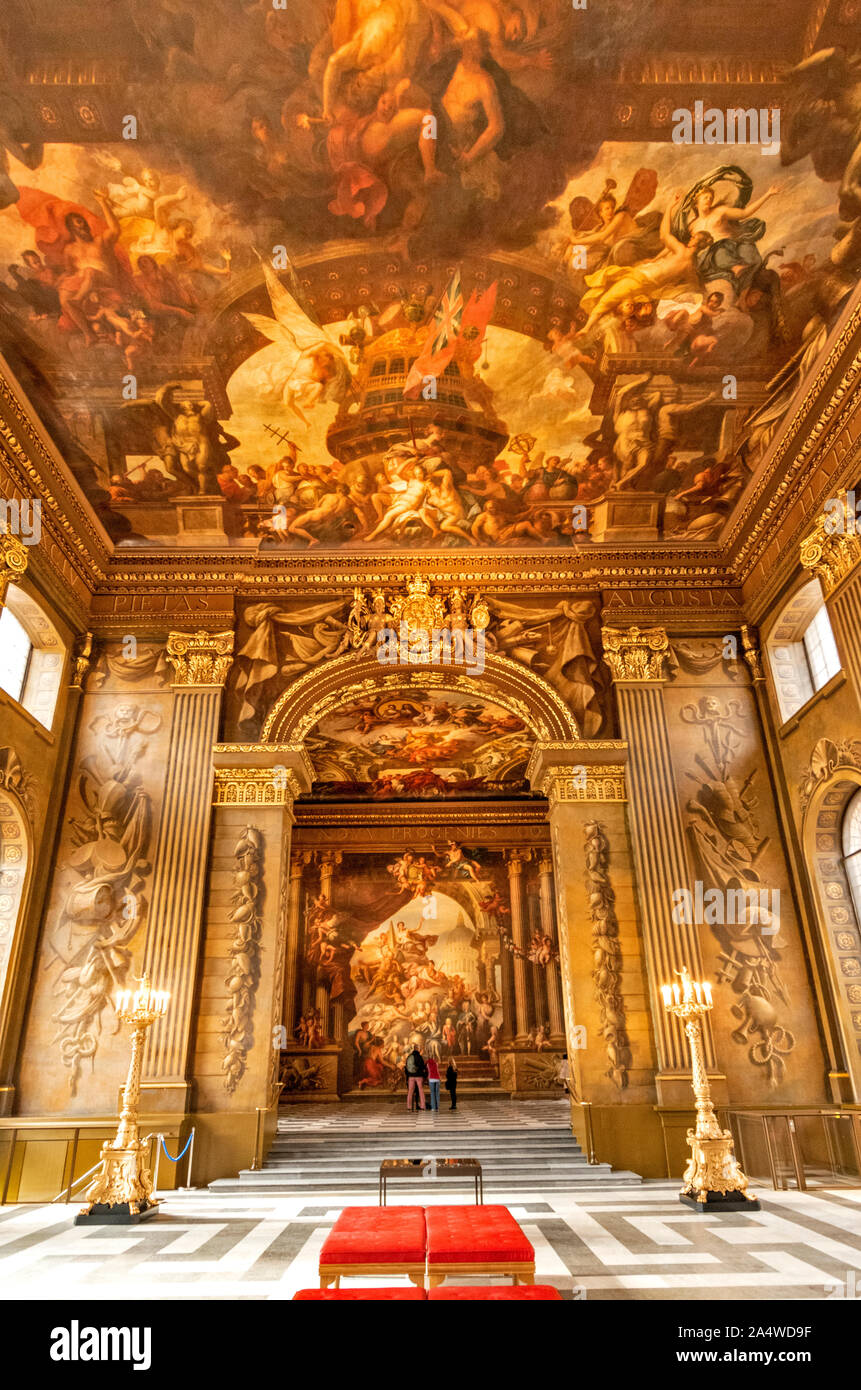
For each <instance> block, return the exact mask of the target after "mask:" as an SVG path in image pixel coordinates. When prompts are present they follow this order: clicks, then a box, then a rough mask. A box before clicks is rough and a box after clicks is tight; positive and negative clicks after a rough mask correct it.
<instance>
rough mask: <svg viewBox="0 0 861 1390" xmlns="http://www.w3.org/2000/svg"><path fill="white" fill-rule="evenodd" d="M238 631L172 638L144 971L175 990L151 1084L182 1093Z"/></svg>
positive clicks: (156, 1038)
mask: <svg viewBox="0 0 861 1390" xmlns="http://www.w3.org/2000/svg"><path fill="white" fill-rule="evenodd" d="M232 647H233V633H232V632H220V633H215V634H213V633H206V632H196V633H180V632H172V633H171V634H170V636H169V638H168V642H167V647H166V655H167V658H168V660H169V661H170V662H171V664H172V665H173V667H174V670H175V672H176V679H175V681H174V686H173V713H172V719H171V730H170V746H169V749H168V759H167V775H166V778H165V787H164V798H163V801H162V807H161V819H160V825H159V835H158V843H157V846H156V853H155V861H154V864H153V878H152V897H151V901H150V907H149V914H148V924H147V941H146V949H145V953H144V968H145V970H146V972H147V974H148V975H149V977H150V979H152V980H153V981H155V982H157V985H158V987H159V988H161V989H168V990H170V993H171V1004H170V1009H169V1011H168V1015H167V1017H166V1018H164V1019H162V1020H161V1021H160V1022H159V1023H157V1024H156V1025H155V1026H154V1027H153V1028H152V1029H151V1030H150V1034H149V1037H148V1038H147V1048H146V1055H145V1060H144V1072H145V1076H146V1080H147V1083H148V1084H149V1085H150V1086H151V1085H152V1083H153V1082H162V1083H163V1084H164V1085H165V1086H166V1087H171V1088H174V1089H175V1090H176V1091H177V1097H176V1099H177V1100H178V1101H179V1100H180V1097H179V1094H178V1092H179V1090H180V1089H181V1088H182V1086H184V1083H185V1079H186V1071H187V1066H188V1048H189V1040H190V1036H191V1025H192V1009H193V1003H194V991H195V983H196V976H197V959H198V953H199V948H200V931H201V922H202V914H203V898H204V886H205V879H206V863H207V849H208V843H209V829H210V823H211V816H212V780H213V773H212V748H213V744H214V743H215V741H216V739H217V737H218V725H219V719H220V715H221V700H222V695H223V687H224V681H225V679H226V676H227V672H228V669H229V666H230V661H231V657H230V652H231V650H232Z"/></svg>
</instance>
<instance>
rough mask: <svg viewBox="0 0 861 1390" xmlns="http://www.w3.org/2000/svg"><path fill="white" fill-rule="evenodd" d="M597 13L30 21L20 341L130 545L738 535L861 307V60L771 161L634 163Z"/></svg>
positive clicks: (422, 6) (20, 361) (329, 7)
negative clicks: (808, 388)
mask: <svg viewBox="0 0 861 1390" xmlns="http://www.w3.org/2000/svg"><path fill="white" fill-rule="evenodd" d="M607 8H608V11H609V12H610V13H611V15H612V17H613V18H614V21H615V22H616V24H617V30H616V31H615V38H614V31H613V30H612V26H611V27H610V28H609V29H608V28H607V25H608V24H609V20H606V19H605V21H604V22H603V27H602V21H601V20H600V19H598V20H596V21H595V23H594V24H593V25H592V27H591V28H589V29H584V28H583V16H582V15H581V14H579V13H578V12H577V11H576V10H574V9H573V8H572V6H571V4H570V2H569V0H520V3H519V4H518V5H513V4H503V3H502V0H332V3H323V2H322V0H290V3H289V4H288V5H287V6H286V8H284V9H276V8H275V7H274V6H272V5H271V4H267V3H263V0H260V3H252V4H240V3H238V0H211V3H209V4H207V5H206V6H202V5H200V4H199V3H191V0H147V2H146V3H143V0H109V3H106V4H105V5H104V6H103V7H102V9H103V11H104V14H103V15H102V14H101V13H100V16H99V18H100V21H101V23H102V28H101V37H100V38H98V39H97V38H94V36H93V31H92V20H93V16H92V14H90V18H89V21H87V20H86V15H87V13H88V12H87V10H86V9H85V7H82V6H79V5H77V4H70V5H68V6H66V7H64V17H63V20H62V21H59V20H58V19H57V16H56V14H55V13H54V11H53V9H52V11H51V21H50V22H51V24H53V29H52V30H51V32H52V33H53V35H54V38H53V40H52V43H53V47H50V46H49V47H48V49H46V48H45V34H46V33H47V32H48V29H45V28H42V29H40V27H39V26H40V21H39V9H40V7H39V6H38V5H37V4H26V5H25V4H24V3H23V0H13V3H12V4H11V5H10V7H9V10H8V14H7V18H6V19H5V21H3V23H4V24H5V26H6V28H5V33H4V38H5V42H6V46H7V48H9V49H11V50H12V51H14V52H15V53H16V54H17V59H16V62H17V70H16V72H15V74H14V76H15V82H13V83H12V84H11V85H10V86H8V87H7V88H6V90H5V93H4V94H3V96H2V97H0V139H2V142H3V146H4V152H3V159H2V162H0V267H2V269H0V308H2V311H3V313H2V319H3V328H2V346H3V351H4V353H5V354H6V356H7V358H8V360H9V361H10V363H11V364H12V366H13V367H14V369H15V370H16V372H17V373H18V374H19V376H20V378H21V380H22V383H23V385H24V387H25V389H26V390H27V391H28V392H29V394H30V395H31V397H32V398H33V399H34V402H35V404H36V405H37V408H39V409H40V412H41V413H42V415H43V418H44V419H45V421H46V423H47V424H48V426H49V427H50V428H51V429H52V430H53V432H54V434H55V437H56V439H57V442H58V444H59V446H60V448H61V451H62V452H63V455H64V457H65V458H66V459H67V460H68V462H69V464H70V466H71V467H72V469H73V471H74V473H75V475H76V477H77V478H78V480H79V482H80V484H81V486H82V487H83V489H84V491H85V493H86V495H87V496H88V498H89V500H90V502H91V503H92V505H93V507H94V509H95V510H96V512H97V514H98V515H99V516H100V518H101V519H102V521H103V522H104V524H105V526H106V527H107V529H108V530H109V531H110V533H111V534H112V535H113V536H114V538H115V539H116V540H118V541H120V542H124V543H127V544H130V545H158V546H161V547H183V546H189V545H194V546H195V547H198V546H223V545H227V544H230V545H233V546H236V547H241V548H246V549H251V550H254V549H256V548H258V547H263V548H275V549H276V550H277V549H280V550H284V551H287V552H304V551H309V550H317V549H324V550H325V549H332V548H334V549H338V550H345V551H357V550H369V549H370V550H380V551H385V550H387V549H396V548H403V547H405V546H409V547H410V548H426V549H438V548H455V549H463V550H471V549H473V548H477V547H481V548H493V547H502V548H534V547H547V546H572V545H578V544H594V543H601V542H602V541H604V540H611V539H630V540H635V541H636V540H641V541H644V542H648V541H649V540H650V539H655V538H657V537H659V536H661V535H663V536H668V537H675V538H684V539H686V540H687V541H690V540H696V539H699V540H703V541H708V540H712V539H714V538H715V537H716V536H718V535H719V534H720V531H721V529H722V527H723V525H724V523H725V521H726V518H727V517H728V515H729V514H730V512H731V510H732V508H733V507H734V505H735V503H736V502H737V501H738V499H739V498H740V497H741V495H742V494H743V492H744V490H745V488H746V486H747V483H748V481H749V479H750V477H751V476H752V473H753V471H754V470H755V468H756V467H757V464H758V462H759V461H760V459H761V458H762V456H763V453H764V451H765V450H766V449H767V447H768V445H769V443H770V442H771V440H772V439H773V437H774V434H775V432H776V430H777V428H778V426H779V424H780V421H781V419H782V418H783V416H784V414H785V412H786V410H787V408H788V407H789V405H790V403H791V401H792V399H793V396H794V395H795V392H796V391H797V389H798V387H799V383H800V382H801V379H802V376H803V375H804V373H805V372H806V371H807V370H808V369H809V367H810V366H811V364H812V363H813V362H814V361H815V360H816V358H817V356H818V354H819V352H820V350H821V348H822V346H823V343H824V341H825V337H826V336H827V333H828V331H829V329H830V328H831V327H832V326H833V324H834V323H835V322H836V320H837V318H838V316H839V312H840V309H841V306H842V305H843V304H845V302H846V299H847V297H848V295H849V294H850V293H851V290H852V288H853V285H854V284H855V282H856V280H857V275H858V269H859V263H861V237H859V233H858V226H857V218H856V221H854V222H853V220H852V219H853V217H855V215H856V214H857V205H856V204H857V197H856V199H855V202H853V201H852V197H851V196H850V194H851V191H852V190H851V188H850V189H849V192H848V193H847V191H846V181H847V179H849V174H848V172H845V171H847V170H848V168H849V162H850V155H851V149H852V136H851V130H850V129H849V127H847V124H846V121H845V120H843V118H842V117H840V111H841V110H842V109H843V107H841V105H840V103H841V102H844V103H845V102H849V103H850V104H851V94H852V92H854V91H856V90H857V72H856V68H857V61H856V62H855V63H854V66H853V61H850V60H849V59H844V58H840V57H837V58H835V57H834V56H833V55H831V56H829V55H825V56H823V57H819V56H816V57H815V60H813V59H812V60H811V61H810V63H809V64H808V65H807V66H806V67H805V69H804V70H802V71H801V72H796V73H795V74H794V75H792V74H791V75H790V78H789V81H788V84H787V88H786V90H787V94H788V100H791V101H792V102H794V103H795V105H794V107H792V112H791V113H790V111H789V108H787V112H786V113H784V122H783V134H782V142H781V146H780V149H779V151H778V150H777V148H776V147H771V148H770V149H769V148H766V149H763V148H762V147H760V146H757V145H733V146H727V145H711V146H710V145H702V144H700V145H685V146H683V145H676V144H673V143H671V142H667V141H662V142H657V141H656V142H647V141H639V142H638V141H632V140H621V139H619V124H618V121H617V122H616V125H615V127H612V125H611V121H610V118H609V114H608V115H607V118H606V119H605V120H604V121H603V123H602V120H601V119H600V116H599V115H596V107H595V104H594V103H593V105H592V107H590V111H591V115H590V116H589V117H588V118H586V117H585V116H584V117H583V118H582V119H581V115H580V112H581V110H584V109H585V108H584V107H583V104H582V100H581V98H582V92H583V84H584V83H586V82H587V80H588V73H589V71H592V69H591V68H590V67H589V64H590V63H592V64H594V63H595V62H597V61H598V60H599V59H600V56H601V54H600V51H598V52H596V51H594V48H595V46H596V45H597V46H598V47H599V48H600V43H603V44H605V45H610V46H612V44H613V43H614V42H621V40H620V39H619V33H620V32H621V28H624V24H625V21H626V16H627V17H628V18H630V17H631V15H633V14H634V13H635V10H634V9H632V7H631V6H629V5H628V4H627V3H623V0H619V3H615V4H613V5H608V7H607ZM796 9H797V6H796V7H793V10H792V12H793V15H795V13H796ZM47 13H48V12H47V10H46V12H45V14H46V15H47ZM76 16H77V17H79V18H80V20H81V24H82V25H85V24H86V23H88V24H89V26H90V27H89V30H88V34H87V39H86V45H87V53H88V59H87V62H88V63H89V68H88V72H89V71H90V69H92V72H93V73H95V74H96V75H95V77H93V76H92V73H91V74H90V77H86V76H84V77H81V76H80V75H79V76H78V77H75V76H74V75H73V74H72V75H69V76H68V77H67V78H66V79H61V80H63V81H65V82H66V86H67V88H68V87H70V86H71V87H74V82H75V81H78V82H79V88H78V89H77V90H78V92H79V95H78V97H77V106H76V107H75V111H76V118H77V121H78V126H79V128H80V130H81V132H82V133H81V136H80V138H78V139H76V140H71V139H70V138H69V137H68V134H65V133H64V138H63V139H58V138H54V139H52V132H53V133H54V134H55V135H56V133H57V129H58V127H60V126H63V130H64V132H65V131H67V129H68V123H67V122H66V123H65V124H64V122H65V121H66V118H65V115H64V113H63V111H62V110H61V109H60V108H61V105H62V103H61V101H60V99H59V97H57V98H56V99H54V105H52V98H51V95H50V93H51V88H50V87H45V86H39V85H38V84H39V83H40V82H42V77H41V76H40V72H41V67H40V64H41V65H42V66H44V65H45V64H47V65H49V66H50V64H54V65H55V66H56V65H57V64H58V63H59V62H60V61H61V60H62V59H63V55H64V54H65V53H66V52H68V53H69V55H70V57H69V67H70V72H71V67H72V66H73V65H74V62H78V61H79V58H80V54H79V49H80V47H81V44H82V41H81V40H80V39H76V28H75V21H76ZM796 17H797V16H796ZM632 22H633V21H632ZM43 24H48V20H47V19H46V18H43ZM578 26H580V27H579V28H578ZM618 26H621V28H619V27H618ZM49 28H50V25H49ZM590 35H591V38H590ZM13 38H14V43H13V42H12V39H13ZM590 42H591V43H592V44H593V51H590V49H589V43H590ZM94 43H96V44H97V47H96V49H93V44H94ZM76 44H77V45H78V47H77V48H76ZM584 45H585V46H584ZM760 56H761V57H762V58H763V59H765V58H767V57H768V53H767V52H763V53H762V54H761V55H760ZM605 57H606V54H605ZM80 61H81V62H82V61H83V59H80ZM99 64H101V65H102V66H103V67H104V68H105V69H106V71H110V72H111V73H113V74H116V75H117V81H118V82H122V84H123V86H122V97H121V100H120V99H119V98H118V99H117V102H115V104H114V108H112V109H111V110H110V111H109V110H108V107H107V106H106V105H103V106H100V104H99V102H98V101H97V100H96V97H95V96H92V97H85V96H81V95H80V93H81V92H83V91H84V90H85V88H84V87H83V86H80V84H81V83H86V82H87V81H92V82H93V83H95V86H93V87H92V91H93V92H96V93H97V92H98V91H99V90H100V89H99V87H98V82H97V80H96V79H97V77H98V72H97V71H96V70H97V69H98V67H99ZM584 65H585V66H584ZM106 80H107V79H106ZM28 83H29V84H30V87H29V88H28V86H27V84H28ZM30 89H32V92H31V96H30V97H29V98H27V96H26V93H27V91H28V90H30ZM64 90H66V89H65V88H64ZM106 90H107V89H106ZM111 90H113V89H111ZM826 92H827V95H828V101H827V102H823V100H822V97H823V95H824V94H825V93H826ZM835 102H836V103H837V104H836V106H835V104H834V103H835ZM88 103H89V104H88ZM829 103H830V105H829ZM847 109H848V108H847ZM129 111H134V112H136V113H137V114H136V115H135V117H134V120H135V122H136V123H137V124H136V126H135V127H132V128H128V127H127V125H126V124H125V122H126V120H127V117H126V115H125V114H123V113H124V112H125V113H128V112H129ZM112 112H113V114H112ZM835 113H836V114H835ZM850 124H851V123H850ZM129 130H132V132H133V133H135V134H136V136H137V138H134V139H124V138H123V134H124V132H125V133H126V134H128V133H129ZM102 137H104V138H102ZM841 178H843V179H844V188H843V190H842V191H841V189H840V180H841ZM838 205H839V206H838ZM728 376H731V377H732V379H733V381H734V385H733V386H732V387H731V388H730V389H729V390H727V386H726V382H727V379H728Z"/></svg>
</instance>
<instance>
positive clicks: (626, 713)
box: [602, 627, 714, 1100]
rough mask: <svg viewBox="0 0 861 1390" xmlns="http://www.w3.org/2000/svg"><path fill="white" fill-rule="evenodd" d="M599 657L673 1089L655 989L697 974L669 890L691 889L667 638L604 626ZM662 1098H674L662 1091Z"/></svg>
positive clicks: (679, 1051)
mask: <svg viewBox="0 0 861 1390" xmlns="http://www.w3.org/2000/svg"><path fill="white" fill-rule="evenodd" d="M602 636H603V640H604V660H605V661H606V663H607V665H608V666H609V667H610V670H611V672H612V674H613V680H614V682H615V685H616V696H617V699H618V702H619V721H620V724H621V731H622V734H623V737H624V738H625V739H626V741H627V743H628V748H629V760H628V779H629V783H630V788H631V803H630V812H631V821H632V829H633V844H634V857H635V861H636V865H637V878H638V887H639V902H640V910H641V913H642V919H643V932H644V937H645V943H646V962H647V966H648V978H649V992H650V999H651V1012H652V1021H653V1026H654V1029H655V1040H656V1044H657V1049H658V1060H659V1066H660V1075H659V1083H660V1082H661V1081H664V1082H665V1083H667V1085H670V1086H674V1085H675V1084H676V1083H678V1082H680V1081H681V1080H682V1078H683V1077H684V1076H685V1074H686V1072H687V1071H688V1070H689V1069H688V1050H687V1043H686V1040H685V1035H684V1030H683V1028H682V1025H681V1024H680V1022H679V1020H678V1019H677V1018H675V1017H674V1016H673V1015H672V1014H669V1013H668V1012H667V1011H666V1010H665V1009H664V1008H663V1005H662V1002H661V995H660V989H659V986H660V985H661V984H662V983H663V982H664V981H665V980H671V979H672V978H673V971H674V970H680V969H681V967H682V966H683V965H688V963H689V962H690V965H689V969H690V970H691V973H692V974H693V975H694V977H695V978H697V979H699V978H701V976H702V958H701V953H700V943H699V939H698V937H697V931H696V927H695V926H693V925H687V924H684V923H674V922H673V920H672V917H673V913H672V906H673V892H674V890H675V889H677V888H689V887H691V885H692V882H693V874H692V873H691V870H690V866H689V864H688V857H687V851H686V847H685V837H684V830H683V827H682V819H681V814H680V812H679V805H678V799H677V795H676V783H675V777H674V773H673V762H672V756H671V753H670V736H669V731H668V729H667V719H666V712H665V709H664V690H663V687H664V668H665V663H666V659H667V654H668V652H669V639H668V638H667V634H666V632H665V631H664V629H663V628H660V627H655V628H649V629H641V628H638V627H630V628H627V629H626V630H619V629H615V628H606V627H605V628H604V629H603V630H602ZM703 1041H704V1045H705V1048H706V1058H707V1061H708V1064H709V1066H710V1067H712V1066H714V1051H713V1045H712V1037H711V1030H710V1029H708V1031H706V1029H705V1028H704V1030H703ZM663 1098H665V1099H668V1100H669V1099H670V1098H671V1093H670V1092H668V1091H666V1087H665V1094H664V1097H663Z"/></svg>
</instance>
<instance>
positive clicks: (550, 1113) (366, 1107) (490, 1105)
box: [278, 1087, 571, 1134]
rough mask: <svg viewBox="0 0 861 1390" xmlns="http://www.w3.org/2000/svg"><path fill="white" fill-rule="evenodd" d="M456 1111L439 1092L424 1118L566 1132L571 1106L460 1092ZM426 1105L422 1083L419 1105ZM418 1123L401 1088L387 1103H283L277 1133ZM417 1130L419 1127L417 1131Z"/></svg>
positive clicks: (471, 1126)
mask: <svg viewBox="0 0 861 1390" xmlns="http://www.w3.org/2000/svg"><path fill="white" fill-rule="evenodd" d="M459 1099H460V1102H461V1103H460V1104H459V1105H458V1107H457V1109H456V1110H451V1109H450V1107H449V1103H448V1096H447V1095H445V1094H443V1095H442V1097H441V1099H440V1108H439V1110H438V1111H437V1112H436V1113H435V1114H434V1113H433V1112H428V1113H427V1115H426V1116H425V1117H424V1118H425V1119H426V1120H428V1121H429V1122H431V1123H433V1124H434V1126H435V1127H436V1129H437V1130H438V1129H444V1130H450V1129H457V1130H466V1131H473V1130H488V1129H523V1130H536V1129H537V1130H546V1129H559V1130H564V1131H565V1133H566V1134H570V1133H571V1109H570V1105H569V1103H568V1098H567V1096H564V1095H560V1097H559V1098H558V1099H554V1100H517V1101H515V1100H507V1099H499V1100H497V1099H494V1100H491V1101H488V1100H478V1099H475V1098H473V1097H471V1096H463V1097H460V1098H459ZM427 1104H428V1094H427V1087H425V1105H427ZM419 1123H420V1120H419V1117H418V1115H417V1114H412V1115H411V1114H410V1112H409V1111H408V1110H407V1107H406V1100H405V1097H404V1093H403V1092H400V1093H398V1094H397V1096H396V1098H395V1099H394V1100H393V1101H391V1102H388V1103H387V1102H377V1101H366V1102H364V1103H362V1104H359V1102H357V1101H354V1102H352V1103H351V1104H345V1105H314V1104H313V1103H312V1104H308V1105H302V1104H299V1105H287V1106H284V1107H283V1108H282V1110H281V1115H280V1118H279V1120H278V1133H279V1134H290V1133H292V1132H294V1131H295V1130H297V1129H301V1130H302V1131H303V1133H309V1134H310V1133H319V1134H339V1133H341V1132H342V1131H346V1132H349V1133H359V1134H376V1133H378V1132H379V1131H380V1130H384V1131H385V1132H386V1133H387V1134H392V1133H398V1134H404V1133H407V1134H415V1133H416V1132H417V1131H416V1126H417V1125H418V1124H419ZM419 1132H421V1131H419Z"/></svg>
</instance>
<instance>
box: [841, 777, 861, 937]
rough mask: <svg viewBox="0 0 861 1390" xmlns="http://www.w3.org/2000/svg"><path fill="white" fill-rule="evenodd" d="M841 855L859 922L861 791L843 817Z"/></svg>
mask: <svg viewBox="0 0 861 1390" xmlns="http://www.w3.org/2000/svg"><path fill="white" fill-rule="evenodd" d="M843 855H844V859H843V866H844V868H845V869H846V877H847V878H848V880H849V888H850V891H851V893H852V901H853V903H854V905H855V916H856V918H857V919H858V921H859V922H861V791H857V792H856V793H855V795H854V796H853V798H852V800H851V801H850V802H849V805H848V806H847V807H846V815H845V816H844V817H843Z"/></svg>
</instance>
